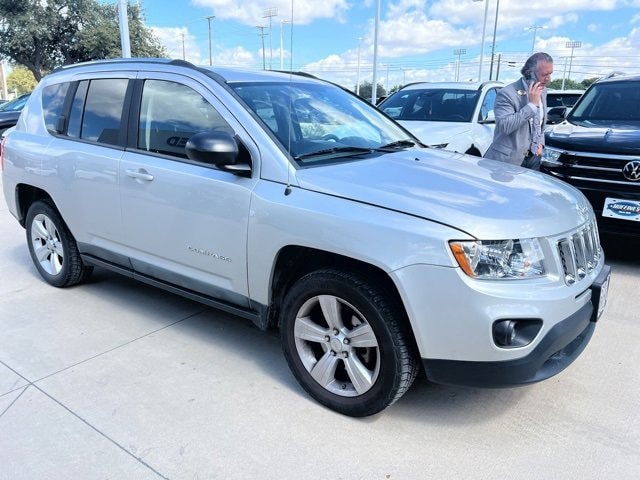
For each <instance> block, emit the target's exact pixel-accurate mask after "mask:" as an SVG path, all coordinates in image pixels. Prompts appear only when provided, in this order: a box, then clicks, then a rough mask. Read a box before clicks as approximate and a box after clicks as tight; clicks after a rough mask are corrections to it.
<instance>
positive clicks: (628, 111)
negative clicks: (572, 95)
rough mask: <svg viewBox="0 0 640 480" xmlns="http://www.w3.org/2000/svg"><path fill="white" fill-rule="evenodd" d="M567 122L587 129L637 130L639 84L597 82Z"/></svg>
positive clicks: (639, 102) (568, 117)
mask: <svg viewBox="0 0 640 480" xmlns="http://www.w3.org/2000/svg"><path fill="white" fill-rule="evenodd" d="M567 120H569V121H570V122H571V123H575V124H579V125H585V126H602V127H611V128H624V127H631V128H634V129H637V128H638V126H639V125H640V88H639V86H638V84H637V82H605V83H595V84H593V85H592V86H591V88H590V89H589V90H588V91H587V92H586V93H585V94H584V95H583V97H582V98H581V99H580V101H579V102H578V103H577V104H576V106H575V107H574V108H573V110H572V111H571V113H570V114H569V115H568V116H567Z"/></svg>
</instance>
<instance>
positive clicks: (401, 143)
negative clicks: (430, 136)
mask: <svg viewBox="0 0 640 480" xmlns="http://www.w3.org/2000/svg"><path fill="white" fill-rule="evenodd" d="M415 146H416V142H413V141H411V140H397V141H395V142H391V143H387V144H386V145H382V146H381V147H378V148H377V149H376V150H384V149H387V148H390V149H403V148H409V147H415Z"/></svg>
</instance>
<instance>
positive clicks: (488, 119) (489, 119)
mask: <svg viewBox="0 0 640 480" xmlns="http://www.w3.org/2000/svg"><path fill="white" fill-rule="evenodd" d="M478 123H481V124H485V123H496V115H495V113H493V110H489V111H488V112H487V116H486V117H485V118H483V119H482V120H480V121H479V122H478Z"/></svg>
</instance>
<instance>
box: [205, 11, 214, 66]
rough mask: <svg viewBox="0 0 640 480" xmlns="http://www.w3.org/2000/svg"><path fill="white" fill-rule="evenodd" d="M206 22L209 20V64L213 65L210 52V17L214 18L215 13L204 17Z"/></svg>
mask: <svg viewBox="0 0 640 480" xmlns="http://www.w3.org/2000/svg"><path fill="white" fill-rule="evenodd" d="M205 18H206V19H207V22H209V65H213V53H211V52H212V51H211V19H212V18H216V16H215V15H209V16H208V17H205Z"/></svg>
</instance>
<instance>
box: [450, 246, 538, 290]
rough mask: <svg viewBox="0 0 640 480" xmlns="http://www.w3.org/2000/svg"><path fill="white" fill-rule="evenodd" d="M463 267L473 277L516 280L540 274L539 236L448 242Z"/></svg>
mask: <svg viewBox="0 0 640 480" xmlns="http://www.w3.org/2000/svg"><path fill="white" fill-rule="evenodd" d="M449 246H450V248H451V251H452V252H453V256H454V257H455V259H456V261H457V262H458V265H460V268H461V269H462V270H463V271H464V273H466V274H467V275H469V276H470V277H472V278H478V279H493V280H497V279H514V278H533V277H540V276H542V275H544V274H545V272H544V262H543V260H544V255H543V253H542V248H541V247H540V242H539V241H538V239H536V238H529V239H515V240H476V241H451V242H449Z"/></svg>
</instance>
